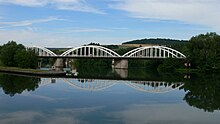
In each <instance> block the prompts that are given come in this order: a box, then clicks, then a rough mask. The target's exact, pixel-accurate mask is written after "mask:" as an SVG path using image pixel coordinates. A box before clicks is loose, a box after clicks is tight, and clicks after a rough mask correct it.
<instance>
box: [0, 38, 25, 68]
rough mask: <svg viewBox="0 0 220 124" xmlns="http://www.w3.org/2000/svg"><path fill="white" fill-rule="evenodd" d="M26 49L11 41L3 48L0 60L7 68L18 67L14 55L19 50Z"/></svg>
mask: <svg viewBox="0 0 220 124" xmlns="http://www.w3.org/2000/svg"><path fill="white" fill-rule="evenodd" d="M21 49H25V47H24V46H23V45H21V44H17V43H16V42H15V41H9V42H8V43H7V44H4V45H3V46H2V47H1V54H0V59H1V61H2V63H3V64H4V65H6V66H17V63H16V62H15V61H14V55H15V53H16V51H17V50H21Z"/></svg>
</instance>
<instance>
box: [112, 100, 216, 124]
mask: <svg viewBox="0 0 220 124" xmlns="http://www.w3.org/2000/svg"><path fill="white" fill-rule="evenodd" d="M219 115H220V113H219V112H218V113H215V114H210V113H205V112H203V111H202V110H199V109H195V108H194V109H193V108H191V107H189V106H188V105H186V104H182V103H180V104H134V105H128V106H126V107H125V109H124V110H121V111H118V112H112V113H109V116H110V117H115V118H117V119H120V120H122V122H123V123H125V124H134V123H139V124H207V123H212V124H217V123H219Z"/></svg>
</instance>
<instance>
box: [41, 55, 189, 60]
mask: <svg viewBox="0 0 220 124" xmlns="http://www.w3.org/2000/svg"><path fill="white" fill-rule="evenodd" d="M39 57H40V58H56V59H57V58H63V59H111V60H112V59H143V60H152V59H155V60H160V59H161V60H162V59H165V58H163V57H144V56H143V57H122V56H121V57H113V56H39ZM175 59H180V60H184V59H186V58H175Z"/></svg>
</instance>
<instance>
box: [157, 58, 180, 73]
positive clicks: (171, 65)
mask: <svg viewBox="0 0 220 124" xmlns="http://www.w3.org/2000/svg"><path fill="white" fill-rule="evenodd" d="M180 66H181V62H180V61H179V60H177V59H175V58H167V59H164V60H163V62H162V64H160V65H159V67H158V71H161V72H166V71H169V72H173V71H175V69H176V68H178V67H180Z"/></svg>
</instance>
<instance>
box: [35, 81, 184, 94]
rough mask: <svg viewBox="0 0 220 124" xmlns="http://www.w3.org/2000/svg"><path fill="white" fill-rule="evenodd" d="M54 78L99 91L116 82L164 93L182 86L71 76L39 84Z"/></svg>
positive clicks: (158, 82) (172, 83)
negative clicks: (73, 77)
mask: <svg viewBox="0 0 220 124" xmlns="http://www.w3.org/2000/svg"><path fill="white" fill-rule="evenodd" d="M56 80H62V81H63V82H64V83H66V84H68V85H69V86H72V87H74V88H76V89H79V90H86V91H101V90H105V89H108V88H110V87H112V86H114V85H117V84H125V85H127V86H129V87H131V88H133V89H135V90H138V91H141V92H148V93H166V92H171V91H173V90H179V89H181V87H183V86H184V83H183V82H165V81H120V82H118V81H116V80H100V79H72V78H59V79H53V78H42V80H41V83H40V85H39V86H45V85H48V84H51V83H55V82H56Z"/></svg>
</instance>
